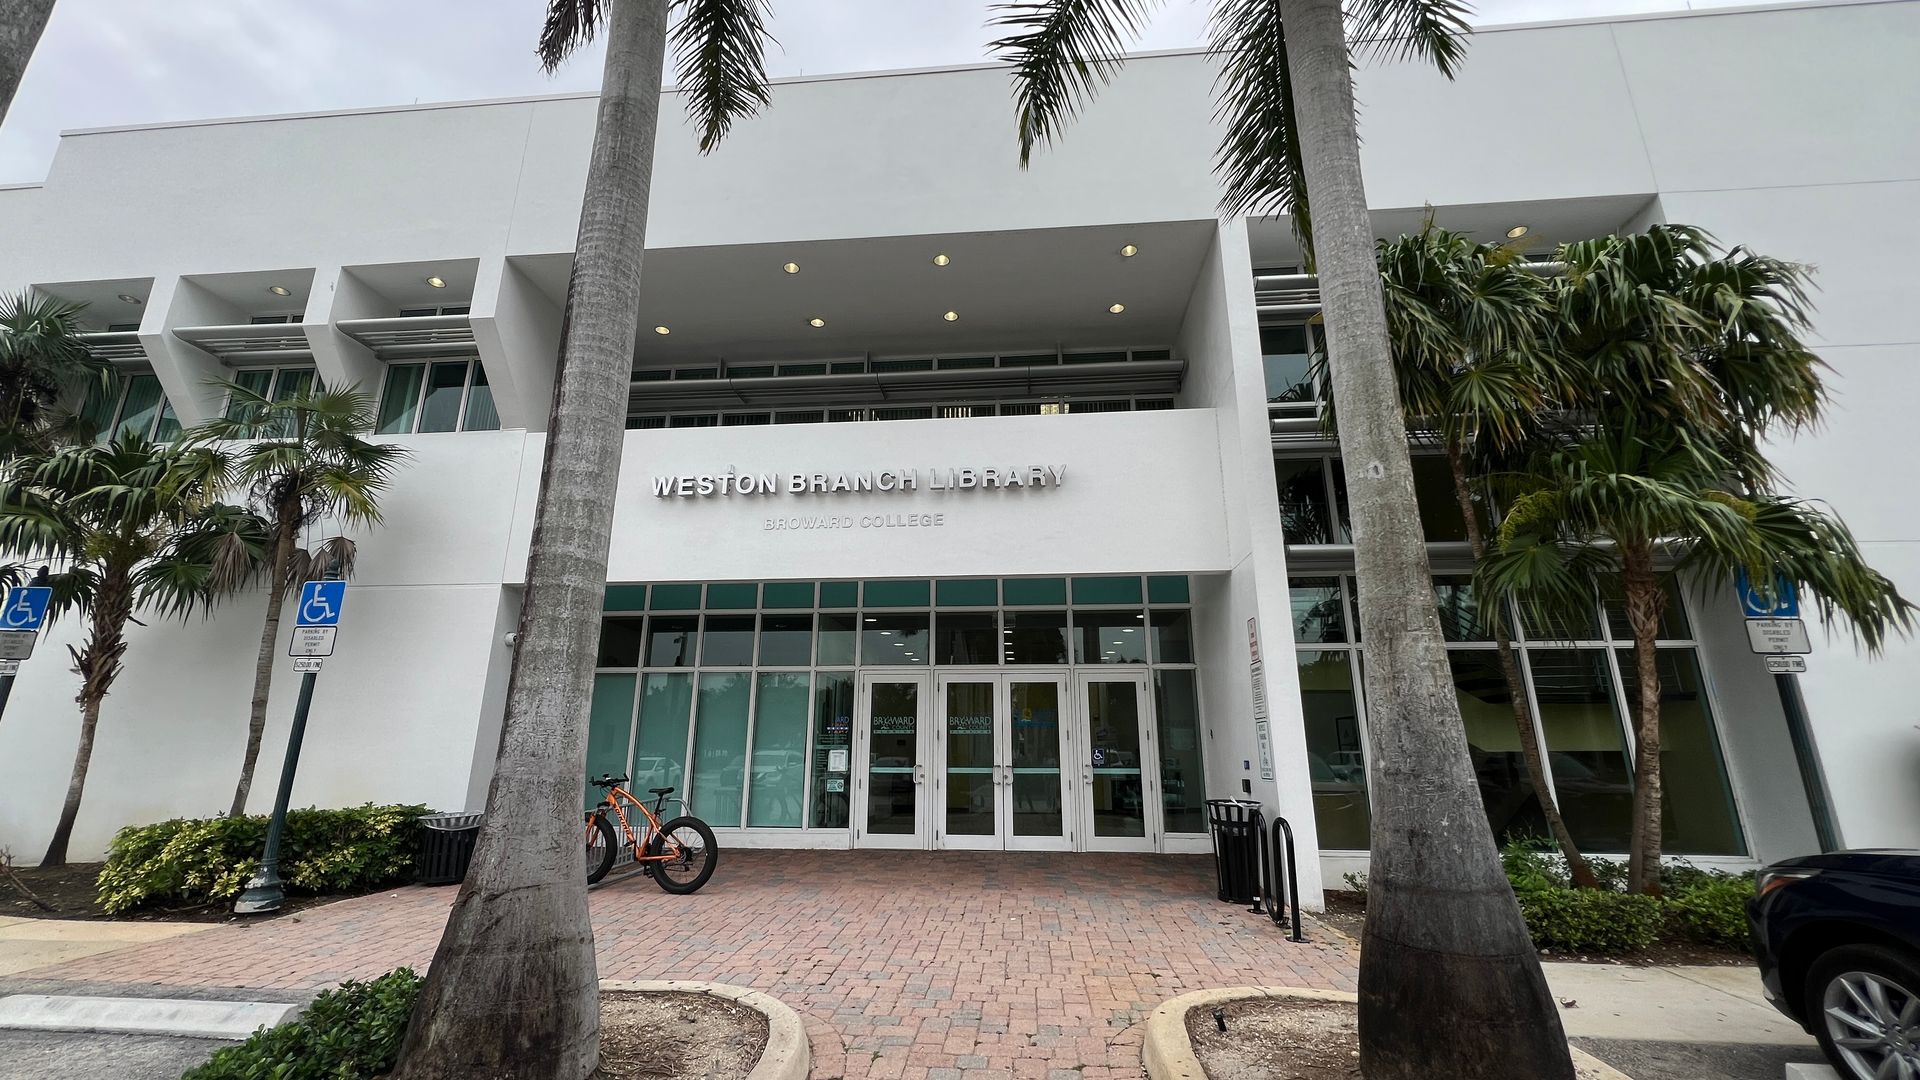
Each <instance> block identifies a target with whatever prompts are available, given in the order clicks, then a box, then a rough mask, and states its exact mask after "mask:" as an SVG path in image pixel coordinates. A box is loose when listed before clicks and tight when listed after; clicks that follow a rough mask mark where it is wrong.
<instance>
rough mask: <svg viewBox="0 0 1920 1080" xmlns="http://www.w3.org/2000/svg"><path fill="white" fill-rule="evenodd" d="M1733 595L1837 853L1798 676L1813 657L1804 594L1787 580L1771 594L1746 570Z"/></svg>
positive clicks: (1819, 831) (1811, 803) (1825, 839)
mask: <svg viewBox="0 0 1920 1080" xmlns="http://www.w3.org/2000/svg"><path fill="white" fill-rule="evenodd" d="M1734 592H1735V593H1737V594H1738V595H1739V597H1740V614H1742V615H1744V616H1746V621H1747V643H1748V645H1749V646H1750V647H1751V648H1752V649H1753V651H1754V652H1755V653H1758V654H1759V655H1761V656H1763V657H1765V659H1766V664H1767V672H1768V673H1769V674H1771V675H1772V676H1773V686H1774V690H1775V691H1776V692H1777V693H1778V694H1779V695H1780V710H1781V712H1782V713H1784V714H1785V716H1786V720H1787V738H1788V739H1789V740H1790V741H1791V742H1792V743H1793V757H1794V762H1795V764H1796V765H1798V766H1799V769H1800V785H1801V787H1803V788H1805V789H1806V793H1807V809H1808V811H1809V812H1810V813H1811V814H1812V815H1813V833H1814V836H1815V838H1816V839H1817V840H1818V841H1819V844H1820V850H1821V851H1838V850H1839V849H1840V832H1839V830H1838V829H1837V828H1835V827H1834V824H1833V799H1832V796H1830V795H1829V794H1828V793H1827V774H1826V770H1825V769H1823V768H1821V766H1820V751H1819V749H1818V748H1817V747H1815V746H1814V743H1813V728H1812V726H1811V725H1809V724H1808V723H1807V702H1806V698H1804V697H1802V696H1801V694H1800V680H1799V678H1798V676H1799V675H1802V674H1804V673H1805V672H1806V670H1807V654H1808V653H1810V652H1812V651H1813V643H1812V642H1811V641H1810V640H1808V638H1807V624H1806V622H1805V621H1804V620H1802V619H1801V618H1800V595H1799V592H1798V590H1797V589H1795V588H1794V583H1793V582H1791V581H1788V580H1787V579H1786V578H1784V577H1776V578H1775V579H1774V581H1773V586H1772V587H1771V588H1768V589H1759V588H1755V587H1754V584H1753V582H1752V581H1751V580H1749V579H1748V577H1747V574H1746V571H1744V570H1742V571H1740V572H1739V573H1738V574H1737V575H1736V576H1735V578H1734Z"/></svg>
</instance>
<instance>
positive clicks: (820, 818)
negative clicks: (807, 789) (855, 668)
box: [807, 671, 853, 829]
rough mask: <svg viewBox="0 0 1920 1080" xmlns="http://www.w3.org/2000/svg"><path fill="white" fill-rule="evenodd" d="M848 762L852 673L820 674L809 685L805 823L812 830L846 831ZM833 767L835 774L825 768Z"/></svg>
mask: <svg viewBox="0 0 1920 1080" xmlns="http://www.w3.org/2000/svg"><path fill="white" fill-rule="evenodd" d="M835 750H838V751H840V755H839V760H838V761H836V760H835V757H834V754H833V751H835ZM852 758H853V672H851V671H823V672H821V673H820V675H819V678H817V679H815V680H814V684H813V761H812V769H813V806H812V807H811V810H810V812H809V814H808V815H807V820H808V822H809V823H810V824H811V825H812V826H813V827H814V828H816V829H844V828H846V827H847V823H848V821H849V820H850V815H849V814H848V811H847V800H848V798H850V797H851V796H850V793H849V792H848V790H847V789H848V787H849V786H850V783H851V774H850V773H849V772H848V770H849V769H850V768H851V765H850V762H851V760H852ZM836 764H837V765H839V766H840V768H839V769H838V770H833V769H830V768H828V766H830V765H836Z"/></svg>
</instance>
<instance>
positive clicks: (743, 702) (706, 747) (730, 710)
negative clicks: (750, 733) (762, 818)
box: [687, 671, 753, 825]
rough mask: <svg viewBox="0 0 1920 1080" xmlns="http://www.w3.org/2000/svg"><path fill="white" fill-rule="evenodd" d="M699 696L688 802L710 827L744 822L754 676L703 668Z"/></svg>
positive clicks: (688, 779) (694, 726)
mask: <svg viewBox="0 0 1920 1080" xmlns="http://www.w3.org/2000/svg"><path fill="white" fill-rule="evenodd" d="M699 697H700V704H699V712H698V713H697V714H696V715H695V718H694V724H693V765H692V770H691V774H690V775H689V776H688V777H687V790H688V791H689V792H690V793H691V794H689V795H688V796H687V799H688V805H689V806H690V807H692V810H691V812H692V813H694V814H698V815H699V816H700V817H702V818H704V819H706V822H707V824H709V825H738V824H740V796H741V793H742V787H743V785H742V781H743V780H744V778H745V776H744V773H745V769H746V764H747V703H748V701H749V700H750V699H751V698H752V697H753V676H752V675H750V674H749V673H747V672H744V671H726V672H718V671H708V672H703V673H701V676H700V693H699Z"/></svg>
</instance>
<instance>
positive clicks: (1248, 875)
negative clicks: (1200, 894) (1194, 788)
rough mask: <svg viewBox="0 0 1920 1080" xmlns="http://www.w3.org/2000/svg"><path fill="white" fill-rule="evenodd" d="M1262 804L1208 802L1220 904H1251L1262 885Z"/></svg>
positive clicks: (1227, 800) (1214, 867)
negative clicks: (1257, 816)
mask: <svg viewBox="0 0 1920 1080" xmlns="http://www.w3.org/2000/svg"><path fill="white" fill-rule="evenodd" d="M1259 812H1260V804H1259V803H1257V802H1248V801H1245V800H1242V799H1208V800H1207V825H1208V827H1209V828H1208V831H1209V832H1211V833H1212V834H1213V869H1214V873H1215V875H1216V876H1218V878H1219V881H1220V893H1219V895H1220V900H1221V901H1222V902H1223V903H1229V904H1251V903H1253V895H1254V893H1255V892H1256V891H1258V890H1259V887H1260V886H1259V882H1260V824H1259V821H1258V820H1257V819H1256V818H1255V816H1254V815H1256V814H1258V813H1259Z"/></svg>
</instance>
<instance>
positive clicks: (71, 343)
mask: <svg viewBox="0 0 1920 1080" xmlns="http://www.w3.org/2000/svg"><path fill="white" fill-rule="evenodd" d="M82 310H83V307H82V305H79V304H69V303H66V302H65V301H61V300H54V299H52V298H50V297H45V296H38V295H35V294H33V293H17V294H13V295H9V296H0V457H4V456H7V455H11V454H17V453H23V452H26V451H29V450H34V449H45V448H47V447H48V446H50V445H52V444H55V443H59V442H73V441H78V440H77V436H79V435H80V434H82V432H80V431H79V430H78V427H77V421H78V414H79V410H78V409H77V408H76V406H77V405H78V404H79V403H81V402H83V401H85V400H86V399H87V398H88V396H89V395H104V394H107V393H109V392H111V390H112V389H113V385H114V381H113V380H114V375H113V368H112V365H110V364H108V363H107V362H106V361H103V360H100V359H98V358H96V357H95V356H94V355H93V354H92V353H91V352H88V351H87V347H86V345H85V344H83V343H82V342H81V340H80V334H81V327H80V314H81V312H82ZM84 434H85V435H87V436H88V437H91V435H92V434H93V432H91V431H87V432H85V433H84Z"/></svg>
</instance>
